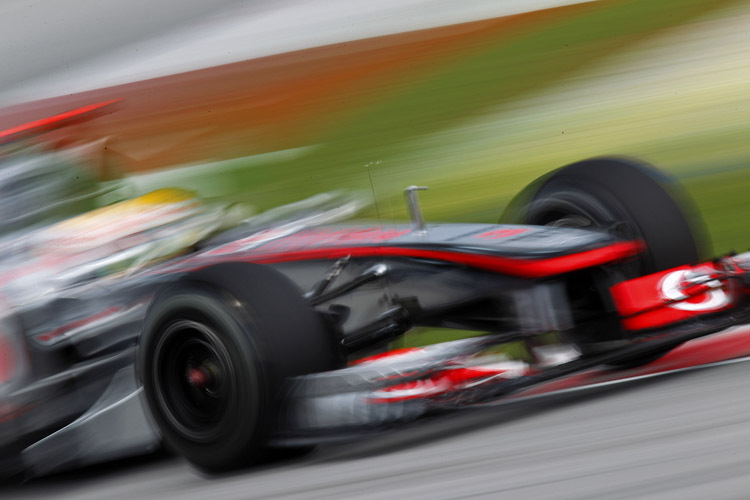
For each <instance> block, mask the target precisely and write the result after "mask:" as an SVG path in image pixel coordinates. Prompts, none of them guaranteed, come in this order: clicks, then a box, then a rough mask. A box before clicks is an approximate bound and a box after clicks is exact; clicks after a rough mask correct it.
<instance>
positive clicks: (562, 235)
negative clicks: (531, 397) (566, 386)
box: [0, 158, 750, 474]
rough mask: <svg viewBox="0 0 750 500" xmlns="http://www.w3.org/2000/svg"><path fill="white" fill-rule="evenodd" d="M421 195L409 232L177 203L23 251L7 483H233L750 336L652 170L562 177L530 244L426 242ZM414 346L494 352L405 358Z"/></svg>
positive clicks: (132, 209) (520, 236) (460, 228)
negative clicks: (424, 332)
mask: <svg viewBox="0 0 750 500" xmlns="http://www.w3.org/2000/svg"><path fill="white" fill-rule="evenodd" d="M669 189H670V190H671V189H672V188H669ZM641 197H644V198H641ZM407 199H408V200H410V209H411V213H412V217H413V221H412V224H392V225H391V224H382V223H360V224H349V225H338V224H336V225H331V223H332V222H333V221H335V220H336V219H338V218H342V217H347V216H350V215H351V213H352V212H354V211H355V210H356V208H357V204H356V203H355V202H354V201H353V200H343V201H342V200H341V199H340V198H335V197H322V198H319V199H317V200H314V202H313V203H308V204H303V205H299V206H297V207H296V208H297V209H299V210H297V211H296V212H295V215H293V216H291V217H284V218H283V219H282V220H279V219H278V218H277V217H274V215H273V214H270V216H269V215H266V216H263V215H261V216H260V217H256V218H251V219H247V220H245V221H242V222H240V223H237V221H236V220H230V221H228V220H227V219H228V218H229V219H231V218H230V217H228V215H227V211H226V210H225V209H223V208H218V209H217V208H214V209H210V210H205V209H200V208H199V206H198V203H197V201H196V200H194V199H192V198H190V197H189V196H186V195H184V194H182V193H179V192H167V193H160V194H158V195H152V196H150V197H146V198H144V199H139V200H136V201H134V202H133V201H131V202H125V203H124V204H120V205H116V206H115V207H110V208H108V209H105V210H104V211H98V212H93V213H90V214H88V215H84V216H82V217H79V218H77V219H72V220H69V221H64V222H62V223H59V224H57V225H54V226H51V227H46V228H43V229H41V230H38V231H34V232H32V233H30V234H28V235H25V236H24V237H23V238H20V239H13V240H11V241H10V242H6V249H8V252H7V253H8V255H10V256H11V257H9V258H8V259H6V260H7V262H6V264H4V265H3V267H4V269H5V270H4V271H3V272H2V273H0V278H2V282H3V283H2V289H3V290H4V292H3V293H4V295H5V297H6V300H5V301H4V304H5V305H4V315H3V317H2V325H1V328H0V446H1V447H2V449H3V457H5V462H6V464H5V465H6V468H5V470H6V473H8V472H9V471H10V472H12V471H13V470H14V468H15V469H16V470H25V471H27V472H29V471H30V472H31V473H33V474H42V473H45V472H49V471H52V470H57V469H59V468H62V467H70V466H74V465H81V464H86V463H91V462H95V461H100V460H104V459H108V458H112V457H117V456H123V455H126V454H133V453H142V452H145V451H148V450H151V449H153V448H155V447H156V446H158V445H159V443H160V442H164V443H166V445H167V446H169V447H170V448H172V449H174V450H176V451H177V452H179V453H181V454H183V455H185V456H186V457H187V458H188V460H190V461H191V462H192V463H194V464H196V465H198V466H199V467H202V468H204V469H208V470H224V469H227V468H231V467H236V466H238V465H242V464H244V463H247V462H249V461H256V460H259V459H261V458H262V457H263V456H264V455H265V453H266V451H267V450H268V449H269V447H274V446H282V445H299V444H301V443H309V442H319V441H321V440H325V439H328V438H331V437H336V436H340V435H341V434H343V433H345V432H347V431H352V432H357V431H361V430H366V429H369V430H372V429H381V428H383V426H386V425H391V424H395V423H398V422H402V421H405V420H412V419H415V418H417V417H419V416H421V415H424V414H426V413H430V412H434V411H438V410H445V409H455V408H460V407H465V406H469V405H472V404H475V403H481V402H485V401H488V400H492V399H495V398H498V397H502V396H504V395H507V394H509V393H512V392H515V391H518V390H519V389H523V388H526V387H529V386H531V385H533V384H536V383H539V382H543V381H546V380H551V379H553V378H557V377H561V376H564V375H567V374H570V373H574V372H576V371H580V370H583V369H585V368H589V367H592V366H596V365H600V364H604V363H607V364H611V365H619V366H628V365H632V364H638V363H645V362H648V361H649V360H650V359H653V357H654V356H658V355H660V354H663V353H665V352H666V351H668V350H669V349H671V348H672V347H674V346H676V345H678V344H679V343H681V342H684V341H686V340H689V339H691V338H695V337H698V336H701V335H707V334H710V333H712V332H715V331H718V330H720V329H722V328H725V327H727V326H729V325H732V324H737V323H738V322H742V321H745V320H746V316H747V310H746V308H744V307H743V304H744V297H745V292H746V288H747V285H746V284H745V281H746V276H747V271H748V268H750V256H748V255H740V256H729V257H725V258H722V259H719V260H716V261H713V262H709V263H700V262H699V261H700V259H701V258H702V257H704V256H705V255H704V254H703V253H704V250H703V249H702V246H701V244H700V241H699V240H700V238H699V236H697V232H696V231H695V230H694V229H693V228H692V227H691V223H690V222H689V217H687V216H686V215H685V214H684V209H683V208H681V206H682V205H681V204H680V203H678V202H676V201H674V197H673V196H672V195H671V194H670V193H669V192H668V190H667V188H666V187H664V183H663V181H662V180H661V179H660V178H658V176H656V174H653V173H652V171H651V170H649V169H648V167H645V166H643V165H642V164H638V163H636V162H632V161H630V160H624V159H619V158H617V159H607V158H605V159H595V160H588V161H584V162H579V163H576V164H573V165H569V166H568V167H564V168H563V169H561V170H558V171H556V172H555V173H553V174H552V175H551V176H547V177H545V178H543V179H542V180H540V181H539V182H538V183H536V184H534V185H532V187H530V188H529V189H528V190H526V191H524V192H522V193H521V195H519V199H517V200H515V201H514V202H513V203H512V204H511V207H510V209H509V213H510V215H509V216H507V217H510V218H512V219H514V220H512V221H511V222H514V223H513V224H505V223H503V224H426V225H425V224H424V222H423V221H422V218H421V214H420V212H419V206H418V203H417V202H416V199H415V189H409V190H407ZM644 214H645V215H644ZM654 214H657V215H658V216H655V215H654ZM115 223H116V224H118V225H119V227H118V228H117V231H113V229H114V226H113V224H115ZM228 225H236V227H234V228H232V229H229V230H226V231H223V229H224V228H225V227H226V226H228ZM10 249H12V251H10ZM415 327H431V328H437V329H440V328H450V329H460V330H466V331H471V332H474V335H475V336H473V337H471V338H466V339H462V340H453V341H450V342H444V343H438V344H435V345H432V346H427V347H420V348H409V349H396V350H390V351H389V350H388V345H389V343H390V342H392V341H394V340H395V339H397V338H399V337H400V336H402V335H404V334H405V333H407V332H409V331H410V330H411V329H413V328H415ZM436 335H439V330H438V333H436ZM511 342H516V343H522V344H523V345H524V346H525V348H526V352H527V355H526V356H525V357H523V359H515V358H513V357H511V356H509V355H508V353H507V350H506V349H504V347H503V346H506V345H507V344H508V343H511Z"/></svg>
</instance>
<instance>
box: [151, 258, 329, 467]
mask: <svg viewBox="0 0 750 500" xmlns="http://www.w3.org/2000/svg"><path fill="white" fill-rule="evenodd" d="M138 365H139V374H140V378H141V382H142V384H143V388H144V394H145V398H146V402H147V405H148V408H149V410H150V413H151V415H152V418H153V420H154V422H155V423H156V425H157V427H158V428H159V430H160V432H161V434H162V437H163V440H164V442H165V444H166V445H167V447H168V448H170V449H172V450H174V451H176V452H177V453H179V454H181V455H183V456H184V457H186V458H187V459H188V461H190V462H191V463H193V464H194V465H196V466H198V467H199V468H201V469H204V470H208V471H222V470H227V469H232V468H236V467H240V466H243V465H246V464H249V463H253V462H257V461H258V460H260V459H262V458H263V457H264V456H265V455H266V448H267V441H268V439H269V437H270V436H271V435H272V433H273V432H274V431H275V430H277V427H278V420H279V417H280V415H279V412H280V408H281V403H282V401H281V399H282V397H283V392H282V390H283V387H284V383H285V381H286V379H287V378H288V377H291V376H297V375H303V374H307V373H313V372H319V371H324V370H329V369H333V368H335V367H337V366H338V357H337V353H336V346H335V342H334V339H333V337H332V335H331V334H330V332H329V329H328V328H327V327H326V324H325V322H324V321H323V319H322V318H321V317H320V315H319V314H318V313H317V312H315V311H314V310H313V309H312V308H311V307H310V306H309V305H308V304H307V303H306V302H305V301H304V299H303V298H302V294H301V292H300V291H299V289H297V287H296V286H295V285H294V284H293V283H292V282H291V281H290V280H289V279H287V278H286V277H285V276H283V275H282V274H280V273H279V272H277V271H275V270H273V269H271V268H268V267H266V266H258V265H252V264H220V265H217V266H212V267H208V268H205V269H202V270H200V271H197V272H194V273H192V274H189V275H187V276H186V277H185V278H183V279H181V280H179V281H177V282H175V283H172V284H170V285H168V286H166V287H165V288H164V289H162V290H160V291H159V293H158V294H157V295H156V297H155V298H154V301H153V303H152V305H151V307H150V308H149V311H148V313H147V317H146V320H145V323H144V330H143V335H142V338H141V343H140V346H139V359H138Z"/></svg>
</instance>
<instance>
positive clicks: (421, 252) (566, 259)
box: [241, 241, 645, 278]
mask: <svg viewBox="0 0 750 500" xmlns="http://www.w3.org/2000/svg"><path fill="white" fill-rule="evenodd" d="M644 249H645V245H644V244H643V243H642V242H640V241H623V242H618V243H613V244H612V245H608V246H606V247H602V248H596V249H594V250H587V251H585V252H580V253H574V254H570V255H561V256H559V257H550V258H545V259H521V258H518V259H516V258H512V257H500V256H496V255H486V254H474V253H463V252H457V251H450V250H430V249H422V248H403V247H395V246H352V247H335V248H313V249H307V250H296V251H292V252H284V253H250V254H248V255H247V256H245V258H243V259H241V260H242V261H245V262H256V263H260V264H276V263H281V262H294V261H302V260H322V259H340V258H342V257H346V256H350V257H406V258H415V259H428V260H438V261H444V262H450V263H453V264H462V265H466V266H469V267H475V268H477V269H484V270H486V271H492V272H497V273H503V274H507V275H510V276H519V277H522V278H542V277H545V276H554V275H556V274H563V273H568V272H571V271H577V270H579V269H585V268H587V267H595V266H600V265H602V264H607V263H610V262H616V261H619V260H622V259H625V258H628V257H631V256H633V255H636V254H638V253H640V252H642V251H643V250H644Z"/></svg>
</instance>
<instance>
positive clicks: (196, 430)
mask: <svg viewBox="0 0 750 500" xmlns="http://www.w3.org/2000/svg"><path fill="white" fill-rule="evenodd" d="M152 369H153V373H154V374H155V376H154V378H153V380H154V395H155V399H156V403H157V406H158V408H159V413H160V414H161V415H162V416H163V417H164V418H165V420H166V421H167V424H168V425H169V427H170V428H171V429H174V430H175V431H176V432H178V433H179V434H181V435H182V436H183V437H185V438H187V439H189V440H191V441H195V442H210V441H213V440H215V439H216V438H217V437H218V436H219V434H221V433H222V432H223V430H224V429H226V426H225V425H224V424H225V422H226V421H227V420H229V419H230V416H231V412H232V408H233V406H234V401H235V398H234V394H235V392H236V390H237V382H236V371H235V369H234V366H233V363H232V359H231V357H230V355H229V351H228V350H227V348H226V346H225V345H224V343H223V342H222V340H221V338H220V337H219V335H218V334H217V333H216V332H215V331H214V329H213V328H211V327H210V326H208V325H206V324H204V323H201V322H198V321H193V320H177V321H174V322H172V323H169V324H168V325H167V326H166V328H165V329H164V333H163V334H162V335H161V336H160V338H159V342H158V343H157V345H156V348H155V353H154V358H153V365H152Z"/></svg>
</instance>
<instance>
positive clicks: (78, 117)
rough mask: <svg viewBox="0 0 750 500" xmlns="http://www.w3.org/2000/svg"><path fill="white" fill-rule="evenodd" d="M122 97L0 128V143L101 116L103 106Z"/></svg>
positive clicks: (105, 106) (109, 104) (111, 103)
mask: <svg viewBox="0 0 750 500" xmlns="http://www.w3.org/2000/svg"><path fill="white" fill-rule="evenodd" d="M121 100H122V99H111V100H109V101H102V102H97V103H93V104H87V105H86V106H81V107H80V108H75V109H71V110H69V111H65V112H63V113H59V114H57V115H53V116H48V117H46V118H42V119H39V120H34V121H31V122H28V123H22V124H21V125H16V126H15V127H11V128H9V129H5V130H0V145H4V144H9V143H11V142H15V141H19V140H22V139H26V138H28V137H33V136H35V135H39V134H42V133H44V132H48V131H50V130H54V129H58V128H61V127H64V126H66V125H72V124H74V123H81V122H85V121H89V120H92V119H94V118H96V117H98V116H101V115H102V114H103V113H102V110H103V109H104V108H108V107H111V106H112V105H113V104H115V103H117V102H119V101H121Z"/></svg>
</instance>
